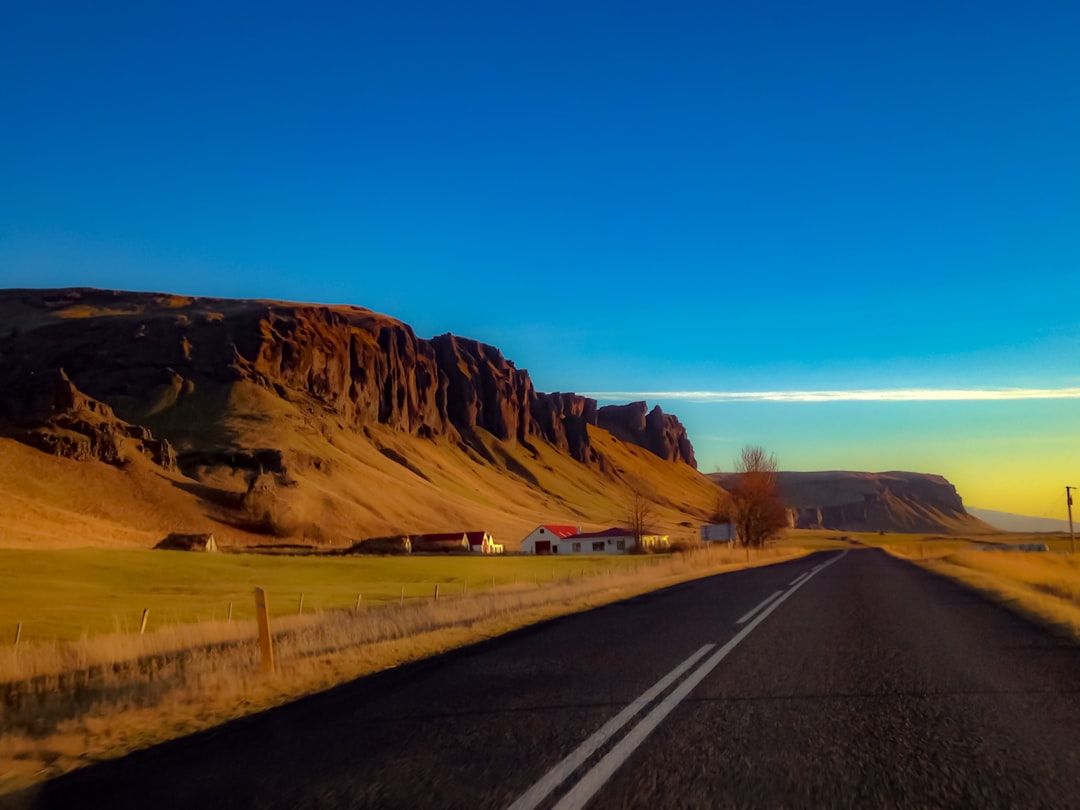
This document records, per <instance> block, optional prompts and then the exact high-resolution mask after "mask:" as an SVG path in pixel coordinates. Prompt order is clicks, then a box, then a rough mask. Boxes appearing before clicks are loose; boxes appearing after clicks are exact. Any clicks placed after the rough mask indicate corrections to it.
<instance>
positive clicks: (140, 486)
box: [0, 390, 715, 550]
mask: <svg viewBox="0 0 1080 810" xmlns="http://www.w3.org/2000/svg"><path fill="white" fill-rule="evenodd" d="M241 393H242V394H243V396H242V397H239V399H241V402H239V403H234V404H233V405H232V406H231V410H230V412H229V415H228V418H227V419H226V420H224V429H226V430H228V431H229V432H230V433H232V434H233V435H236V433H239V430H240V428H242V429H243V445H244V446H247V447H276V448H280V449H283V450H286V451H287V452H289V453H290V454H291V455H292V457H293V460H292V463H291V465H290V476H291V477H292V478H293V479H294V480H295V481H296V482H297V486H295V487H291V488H280V489H279V490H278V491H277V493H276V494H275V498H274V504H273V512H274V519H275V522H276V523H278V524H279V525H281V526H283V527H284V528H285V529H286V530H287V532H288V534H289V535H290V536H291V537H292V538H293V539H296V540H307V541H309V542H312V541H314V542H326V543H330V544H337V545H342V544H348V543H351V542H354V541H355V540H357V539H360V538H363V537H369V536H378V535H383V534H395V533H417V532H433V531H449V530H456V529H470V530H471V529H487V530H489V531H492V532H493V533H494V534H495V535H496V538H497V539H498V540H499V541H500V542H504V543H505V544H506V545H507V548H508V550H514V549H516V548H517V547H518V544H519V543H520V541H521V539H522V538H523V537H524V536H525V535H526V534H528V532H530V531H531V530H532V529H533V528H534V527H535V526H537V525H538V524H540V523H572V524H583V525H587V526H592V527H598V526H605V525H612V524H618V523H622V522H625V520H626V518H625V513H626V511H627V506H626V501H627V500H628V493H629V491H630V489H631V488H632V487H637V488H639V489H641V490H642V491H643V492H645V493H647V494H648V495H649V496H650V497H651V498H653V499H654V500H655V501H657V503H658V506H657V509H656V512H657V518H658V522H659V525H660V528H662V529H663V530H664V531H665V532H667V533H669V534H673V535H682V536H685V537H692V536H693V535H694V534H695V533H696V525H697V523H698V522H700V520H701V519H702V518H703V517H704V516H705V515H707V514H708V513H709V512H710V511H711V509H712V508H713V507H714V505H715V487H714V486H713V485H712V484H711V483H710V482H709V481H708V480H707V479H706V478H705V477H704V476H702V475H701V474H699V473H698V472H697V471H696V470H693V469H692V468H690V467H688V466H686V465H685V464H672V463H670V462H665V461H662V460H661V459H659V458H657V457H656V456H653V455H652V454H651V453H649V452H647V451H646V450H643V449H641V448H639V447H635V446H631V445H628V444H626V443H623V442H618V441H616V440H615V439H614V438H613V437H611V436H610V435H609V434H608V433H607V432H606V431H603V430H600V429H593V430H592V435H593V441H594V444H595V446H597V447H598V448H599V449H601V450H602V452H604V453H605V455H606V456H607V457H608V458H609V460H610V461H611V462H612V464H613V466H614V468H615V471H614V472H613V473H611V474H610V475H605V474H603V473H601V472H599V471H598V470H596V469H594V468H590V467H586V466H585V465H583V464H579V463H578V462H576V461H574V460H573V459H571V458H570V457H568V456H566V455H565V454H563V453H560V452H558V451H557V450H556V449H555V448H553V447H551V446H550V445H547V444H545V443H542V442H538V443H537V448H538V454H537V456H536V457H535V458H534V457H533V456H532V455H531V454H530V453H528V452H526V451H525V450H524V449H523V448H521V447H518V446H516V445H514V444H509V443H502V442H497V441H495V440H494V439H492V438H491V437H490V436H482V440H484V441H485V444H486V445H487V446H488V447H489V448H490V453H491V455H492V456H493V457H494V458H495V459H496V461H495V462H494V463H493V462H491V461H488V460H485V459H483V458H481V457H480V456H479V455H477V454H476V453H474V452H472V451H466V450H462V449H461V448H459V447H457V446H456V445H451V444H449V443H447V442H443V441H432V440H428V439H419V438H416V437H412V436H407V435H403V434H400V433H395V432H393V431H390V430H386V429H383V428H376V429H372V430H370V431H369V434H370V438H368V437H365V436H363V435H360V434H357V433H354V432H351V431H345V430H340V429H336V428H335V426H330V427H326V428H325V431H324V430H323V427H325V426H319V427H318V428H317V427H316V426H312V425H311V424H309V423H307V422H304V421H303V420H300V419H296V420H293V419H290V418H282V417H281V416H280V415H277V416H275V417H274V418H272V419H268V418H266V412H265V410H262V405H263V404H265V403H259V402H253V401H251V400H256V399H260V398H263V397H262V395H263V393H265V392H258V393H256V392H253V391H251V390H248V391H244V392H241ZM278 403H282V401H281V400H278ZM282 404H283V405H284V406H285V407H286V408H289V407H292V406H290V405H289V404H288V403H282ZM395 457H396V458H400V459H403V460H404V461H405V462H406V464H402V463H399V462H398V461H395V460H394V458H395ZM314 459H318V461H319V465H318V467H316V466H315V463H314ZM245 486H246V485H245V482H244V480H243V478H242V476H240V475H235V476H232V477H231V478H225V477H223V476H220V475H219V477H209V478H206V479H205V480H202V481H193V480H192V479H189V478H185V477H184V476H182V475H179V474H176V473H165V472H163V471H162V470H160V469H158V468H156V467H154V466H153V465H150V464H148V463H146V462H144V461H143V460H142V459H139V458H136V459H134V460H133V461H132V463H131V464H129V465H128V466H127V467H126V468H124V469H117V468H115V467H111V466H109V465H106V464H102V463H100V462H73V461H70V460H66V459H56V458H52V457H51V456H48V455H46V454H44V453H41V452H38V451H36V450H33V449H31V448H28V447H25V446H24V445H21V444H18V443H17V442H14V441H12V440H8V439H0V546H7V547H23V548H26V547H38V548H44V547H56V548H64V547H67V548H71V547H77V546H94V545H113V546H129V547H130V546H142V547H146V546H151V545H153V544H154V543H155V542H157V541H158V540H160V539H161V538H162V537H163V536H164V535H165V534H167V533H169V532H172V531H187V532H196V531H213V532H214V533H215V535H216V536H217V537H218V540H219V542H223V543H224V544H226V545H228V544H237V545H245V544H252V543H267V542H274V539H273V538H270V537H266V536H260V535H258V534H254V533H252V532H251V531H248V530H245V529H244V528H242V527H238V525H237V524H236V514H235V513H233V514H232V515H229V514H228V512H227V511H226V510H225V509H223V508H222V506H221V504H222V503H224V502H226V501H228V500H230V499H232V500H235V499H237V498H238V497H239V495H240V494H241V493H242V492H243V491H244V489H245ZM680 524H682V525H680Z"/></svg>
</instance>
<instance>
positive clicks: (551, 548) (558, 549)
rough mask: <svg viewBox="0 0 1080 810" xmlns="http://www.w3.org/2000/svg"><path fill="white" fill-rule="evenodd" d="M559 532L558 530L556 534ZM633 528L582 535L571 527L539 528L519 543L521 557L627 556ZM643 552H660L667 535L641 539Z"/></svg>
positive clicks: (631, 544) (651, 535)
mask: <svg viewBox="0 0 1080 810" xmlns="http://www.w3.org/2000/svg"><path fill="white" fill-rule="evenodd" d="M557 530H560V531H557ZM634 545H635V541H634V531H633V529H619V528H613V529H605V530H604V531H602V532H582V531H579V530H578V529H576V528H575V527H573V526H538V527H537V528H536V529H535V530H534V531H533V532H532V534H530V535H529V536H528V537H526V538H525V539H524V540H522V541H521V553H522V554H627V553H629V552H630V551H632V550H633V549H634ZM641 545H642V546H643V548H644V550H646V551H659V550H662V549H665V548H667V547H668V546H669V545H670V543H669V541H668V538H667V536H666V535H656V534H650V535H645V536H643V537H642V538H641Z"/></svg>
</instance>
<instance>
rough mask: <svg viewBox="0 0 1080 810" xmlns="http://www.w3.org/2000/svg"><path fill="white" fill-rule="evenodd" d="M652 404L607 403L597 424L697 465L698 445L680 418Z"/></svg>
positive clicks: (664, 455)
mask: <svg viewBox="0 0 1080 810" xmlns="http://www.w3.org/2000/svg"><path fill="white" fill-rule="evenodd" d="M648 407H649V406H648V405H647V404H646V403H645V402H631V403H630V404H629V405H605V406H604V407H603V408H601V409H600V410H599V412H598V415H597V424H599V426H600V427H602V428H604V429H605V430H608V431H610V432H611V433H613V434H614V435H615V436H617V437H618V438H619V439H622V440H623V441H627V442H633V443H634V444H639V445H641V446H642V447H644V448H646V449H647V450H649V451H651V452H652V453H654V454H656V455H658V456H660V458H663V459H667V460H669V461H684V462H686V463H687V464H689V465H690V466H691V467H697V461H696V459H695V458H694V447H693V445H691V444H690V439H689V437H688V436H687V435H686V428H685V427H683V425H682V423H681V422H680V421H679V420H678V418H677V417H675V416H673V415H671V414H666V413H664V412H663V411H662V410H661V409H660V406H659V405H657V406H656V407H654V408H653V409H652V410H651V411H650V410H649V409H648Z"/></svg>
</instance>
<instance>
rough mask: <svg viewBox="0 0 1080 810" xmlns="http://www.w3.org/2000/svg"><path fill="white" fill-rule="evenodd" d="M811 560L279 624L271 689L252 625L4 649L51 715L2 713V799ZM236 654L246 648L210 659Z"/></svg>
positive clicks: (780, 553)
mask: <svg viewBox="0 0 1080 810" xmlns="http://www.w3.org/2000/svg"><path fill="white" fill-rule="evenodd" d="M804 553H805V551H804V550H802V549H796V548H778V549H767V550H765V551H760V552H753V553H752V555H751V560H750V561H749V562H747V560H746V556H745V552H743V551H735V552H728V551H721V550H719V549H717V550H712V551H710V552H705V551H697V552H690V553H687V554H681V555H672V556H670V557H666V558H660V559H655V558H654V559H653V560H651V561H650V564H647V565H642V566H641V567H639V568H638V569H637V570H634V569H631V568H629V567H624V568H621V569H619V568H613V569H612V571H613V573H612V574H610V575H609V574H607V573H604V572H598V573H597V575H594V576H586V577H584V578H577V579H565V580H558V581H555V582H549V583H545V582H543V581H541V582H540V584H519V585H507V586H503V587H499V588H496V589H494V590H489V591H486V592H480V593H470V594H462V595H458V596H455V597H452V598H441V599H440V600H439V601H438V602H435V601H434V600H430V601H424V602H414V603H412V604H408V603H407V604H406V605H404V606H396V605H393V604H389V605H383V606H380V607H377V608H374V609H371V610H366V611H359V612H353V611H330V612H326V613H322V614H316V615H313V616H304V617H292V618H290V619H288V620H287V621H285V622H281V621H277V622H275V632H278V633H281V635H280V636H279V640H278V649H277V653H278V659H279V671H278V672H277V673H275V674H274V675H271V676H264V675H262V674H261V673H260V672H259V667H258V661H257V650H256V645H255V644H254V642H253V637H254V634H255V629H254V622H252V621H246V622H236V623H232V624H226V623H224V622H206V623H201V624H193V625H187V626H179V627H169V628H164V629H162V630H161V631H159V632H157V633H150V634H147V635H145V636H142V637H140V636H137V635H129V636H118V635H105V636H99V637H96V638H89V639H85V640H80V641H78V642H69V643H67V644H49V643H38V644H30V645H26V646H25V647H21V648H20V649H19V650H18V651H17V652H16V651H14V650H12V649H11V648H8V649H7V650H6V651H5V652H4V653H2V654H0V680H10V679H11V677H12V676H15V677H18V676H29V675H33V674H39V675H40V674H42V673H51V674H50V675H46V676H45V677H44V678H43V679H42V681H41V684H42V685H43V687H44V690H45V695H46V697H45V700H44V703H42V704H40V705H38V706H37V707H36V708H33V710H32V711H21V710H20V709H19V707H18V706H17V705H8V706H6V707H5V708H4V709H3V711H4V713H5V714H4V718H5V722H4V723H3V725H0V729H2V733H0V792H2V791H9V790H14V789H17V788H18V787H22V786H25V785H27V784H30V783H32V782H33V781H36V780H41V779H45V778H49V777H52V776H55V775H57V774H59V773H62V772H64V771H66V770H70V769H72V768H75V767H79V766H80V765H83V764H87V763H90V762H93V761H96V760H100V759H102V758H109V757H115V756H119V755H121V754H124V753H126V752H128V751H131V750H134V749H136V748H141V747H145V746H147V745H151V744H153V743H156V742H161V741H164V740H167V739H171V738H174V737H177V736H181V735H183V734H188V733H191V732H193V731H196V730H199V729H203V728H208V727H210V726H213V725H216V724H218V723H221V722H224V721H225V720H228V719H231V718H234V717H238V716H241V715H244V714H248V713H251V712H254V711H258V710H261V709H264V708H268V707H270V706H274V705H279V704H281V703H283V702H286V701H288V700H291V699H295V698H297V697H300V696H303V695H305V694H310V693H312V692H315V691H319V690H321V689H325V688H327V687H329V686H332V685H334V684H336V683H340V682H342V681H345V680H349V679H351V678H355V677H359V676H361V675H364V674H368V673H371V672H375V671H378V670H381V669H385V668H387V667H392V666H396V665H399V664H401V663H404V662H407V661H411V660H416V659H418V658H422V657H426V656H429V655H432V654H435V653H438V652H442V651H446V650H450V649H453V648H455V647H459V646H462V645H464V644H468V643H472V642H475V641H479V640H482V639H485V638H490V637H493V636H496V635H499V634H501V633H505V632H507V631H509V630H512V629H515V628H518V627H522V626H526V625H528V624H532V623H535V622H537V621H542V620H544V619H547V618H551V617H554V616H559V615H564V614H567V613H571V612H575V611H579V610H583V609H587V608H589V607H594V606H597V605H601V604H605V603H608V602H612V601H616V600H618V599H622V598H627V597H630V596H634V595H637V594H640V593H644V592H647V591H650V590H655V589H657V588H661V587H665V586H667V585H671V584H674V583H677V582H682V581H686V580H689V579H694V578H697V577H701V576H707V575H711V574H715V573H719V572H723V571H729V570H735V569H737V568H744V567H747V566H748V565H749V566H756V565H767V564H770V563H773V562H777V561H780V560H784V559H791V558H793V557H796V556H801V555H802V554H804ZM282 631H285V632H283V633H282ZM227 641H237V642H239V643H237V644H235V645H230V646H225V647H224V648H215V647H214V646H212V645H215V644H219V643H221V642H227ZM183 648H187V649H188V652H187V653H186V654H185V655H184V660H183V662H182V664H179V663H177V662H176V661H175V660H174V659H169V660H166V661H164V662H163V663H162V664H161V665H160V666H159V667H157V668H156V669H155V670H154V672H153V678H152V679H151V678H149V677H148V676H147V675H146V674H145V673H140V672H139V668H138V667H119V668H114V667H112V666H106V667H104V670H103V671H102V672H100V673H99V674H98V677H97V680H94V681H93V684H94V686H95V687H96V686H100V687H102V688H101V689H100V690H98V694H97V696H96V697H94V696H93V693H94V689H90V690H86V691H85V692H84V694H83V695H82V697H81V700H82V701H83V703H80V704H77V705H75V704H74V701H65V700H64V699H63V697H62V693H60V694H61V697H59V698H58V697H57V693H56V692H53V693H50V691H49V690H50V689H51V688H53V687H55V686H58V685H59V683H60V678H59V677H58V676H59V674H60V673H62V672H64V671H66V670H69V669H70V668H71V667H83V668H85V667H89V666H93V665H94V664H95V663H97V664H112V663H114V662H118V661H129V660H130V659H131V658H133V657H136V656H144V655H152V654H155V653H159V652H165V651H176V650H178V649H183ZM88 694H89V695H90V697H89V698H88V696H87V695H88ZM106 695H107V696H108V697H106ZM30 705H31V706H32V707H33V705H34V704H30ZM31 715H32V718H31Z"/></svg>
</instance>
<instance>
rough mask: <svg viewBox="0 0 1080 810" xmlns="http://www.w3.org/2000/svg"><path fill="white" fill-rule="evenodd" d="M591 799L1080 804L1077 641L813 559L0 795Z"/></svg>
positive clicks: (926, 586) (567, 625)
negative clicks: (1061, 637) (40, 785)
mask: <svg viewBox="0 0 1080 810" xmlns="http://www.w3.org/2000/svg"><path fill="white" fill-rule="evenodd" d="M792 583H794V584H792ZM768 600H771V601H768ZM755 608H757V611H756V612H755V611H754V609H755ZM586 805H587V806H588V807H590V808H592V807H596V808H602V807H620V808H621V807H642V808H645V807H648V808H664V807H672V808H686V807H965V808H966V807H1080V647H1078V646H1076V645H1074V644H1072V643H1069V642H1065V641H1063V640H1061V639H1059V638H1056V637H1054V636H1052V635H1049V634H1047V633H1046V632H1044V631H1042V630H1040V629H1039V628H1037V627H1035V626H1033V625H1031V624H1029V623H1027V622H1025V621H1024V620H1022V619H1020V618H1017V617H1016V616H1014V615H1012V614H1011V613H1009V612H1007V611H1005V610H1003V609H1002V608H1000V607H997V606H995V605H992V604H990V603H988V602H986V601H984V600H982V599H980V598H979V597H977V596H975V595H973V594H971V593H969V592H967V591H965V590H963V589H961V588H959V587H957V586H955V585H953V584H951V583H950V582H948V581H946V580H944V579H941V578H938V577H936V576H933V575H931V574H927V573H925V572H923V571H921V570H919V569H917V568H915V567H913V566H911V565H908V564H906V563H903V562H900V561H897V560H894V559H892V558H890V557H889V556H887V555H886V554H884V553H883V552H880V551H876V550H869V549H868V550H852V551H850V552H846V553H841V552H829V553H821V554H817V555H814V556H812V557H809V558H806V559H803V560H798V561H794V562H790V563H786V564H783V565H777V566H771V567H769V568H764V569H756V570H750V571H741V572H736V573H732V574H727V575H723V576H718V577H711V578H709V579H706V580H700V581H698V582H694V583H687V584H684V585H679V586H676V587H674V588H670V589H668V590H665V591H662V592H658V593H655V594H650V595H647V596H643V597H638V598H636V599H631V600H629V601H627V602H622V603H619V604H616V605H611V606H608V607H604V608H600V609H596V610H592V611H590V612H588V613H584V614H579V615H577V616H573V617H567V618H563V619H559V620H556V621H553V622H548V623H546V624H543V625H541V626H539V627H536V628H532V629H527V630H525V631H520V632H518V633H514V634H511V635H510V636H508V637H504V638H501V639H497V640H494V641H491V642H486V643H484V644H481V645H477V646H475V647H471V648H468V649H466V650H462V651H458V652H455V653H451V654H448V655H445V656H440V657H439V658H436V659H432V660H430V661H427V662H421V663H419V664H416V665H410V666H407V667H402V668H400V669H398V670H394V671H391V672H386V673H382V674H380V675H376V676H372V677H368V678H364V679H361V680H359V681H355V682H353V683H350V684H347V685H344V686H341V687H339V688H337V689H334V690H332V691H330V692H327V693H324V694H321V695H317V696H314V697H311V698H307V699H305V700H302V701H298V702H296V703H293V704H290V705H288V706H284V707H282V708H279V709H275V710H273V711H269V712H266V713H264V714H261V715H258V716H255V717H251V718H246V719H244V720H240V721H236V722H234V723H231V724H229V725H227V726H224V727H222V728H219V729H215V730H213V731H211V732H207V733H203V734H198V735H195V736H192V737H189V738H185V739H183V740H178V741H176V742H173V743H169V744H166V745H161V746H158V747H156V748H153V749H149V750H147V751H144V752H140V753H137V754H133V755H131V756H128V757H125V758H124V759H121V760H117V761H115V762H110V763H106V764H103V765H99V766H95V767H92V768H88V769H85V770H82V771H78V772H75V773H73V774H69V775H68V776H66V777H62V778H60V779H57V780H55V781H53V782H50V783H47V784H46V785H44V786H43V787H40V788H38V789H36V790H34V791H32V792H29V793H26V794H22V795H21V796H17V797H7V799H6V800H0V806H4V807H7V806H18V807H41V808H53V807H73V808H74V807H77V808H98V807H100V808H110V810H117V809H118V808H154V810H163V809H164V808H172V807H177V808H181V807H182V808H195V807H206V808H233V807H235V808H272V807H273V808H277V807H289V808H291V807H305V808H324V807H325V808H331V807H334V808H336V807H342V808H345V807H348V808H354V807H378V808H425V807H431V808H486V807H493V808H507V807H514V808H515V810H526V808H533V807H538V808H545V809H546V808H551V807H558V808H560V810H567V809H568V808H574V807H583V806H586Z"/></svg>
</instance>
